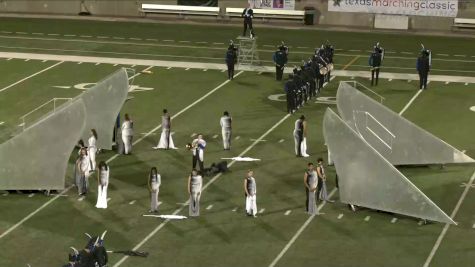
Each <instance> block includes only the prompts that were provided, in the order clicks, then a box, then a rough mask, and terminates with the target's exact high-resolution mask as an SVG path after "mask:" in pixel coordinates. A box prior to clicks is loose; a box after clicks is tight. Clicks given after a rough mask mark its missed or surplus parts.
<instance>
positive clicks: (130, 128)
mask: <svg viewBox="0 0 475 267" xmlns="http://www.w3.org/2000/svg"><path fill="white" fill-rule="evenodd" d="M124 118H125V121H124V123H123V124H122V128H121V130H122V141H123V142H124V154H126V155H128V154H130V153H131V152H132V138H133V136H134V123H133V121H132V120H131V119H130V117H129V114H125V116H124Z"/></svg>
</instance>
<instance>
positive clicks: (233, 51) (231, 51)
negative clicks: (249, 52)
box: [225, 40, 237, 80]
mask: <svg viewBox="0 0 475 267" xmlns="http://www.w3.org/2000/svg"><path fill="white" fill-rule="evenodd" d="M225 62H226V66H227V67H228V80H232V79H234V65H236V63H237V48H236V47H235V46H234V42H233V40H231V42H230V43H229V47H228V50H227V51H226V58H225Z"/></svg>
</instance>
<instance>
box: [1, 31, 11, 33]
mask: <svg viewBox="0 0 475 267" xmlns="http://www.w3.org/2000/svg"><path fill="white" fill-rule="evenodd" d="M2 33H12V32H9V31H2Z"/></svg>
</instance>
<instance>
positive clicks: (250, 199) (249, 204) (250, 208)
mask: <svg viewBox="0 0 475 267" xmlns="http://www.w3.org/2000/svg"><path fill="white" fill-rule="evenodd" d="M246 213H247V214H252V215H256V214H257V201H256V195H253V196H251V195H249V196H246Z"/></svg>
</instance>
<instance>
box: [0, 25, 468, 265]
mask: <svg viewBox="0 0 475 267" xmlns="http://www.w3.org/2000/svg"><path fill="white" fill-rule="evenodd" d="M0 21H1V22H2V23H1V24H0V71H1V72H0V73H2V75H1V78H0V142H4V141H5V140H7V139H8V138H9V137H10V134H11V133H14V132H16V131H17V128H18V127H19V126H18V125H19V124H20V123H21V121H20V120H19V118H20V117H21V116H22V115H24V114H26V113H28V112H29V111H31V110H33V109H34V108H36V107H38V106H40V105H41V104H43V103H45V102H47V101H49V100H50V99H52V98H71V97H75V96H77V95H79V94H81V92H83V91H84V90H87V88H89V87H90V86H92V85H93V84H94V83H96V82H97V81H99V80H101V79H102V78H104V77H105V76H107V75H109V74H111V73H112V72H114V71H116V70H117V69H119V68H121V67H125V68H128V69H133V70H135V75H133V76H132V77H131V79H130V81H131V83H132V85H133V86H132V87H131V89H130V91H129V100H128V101H127V102H126V103H125V104H124V106H123V108H122V111H121V115H123V114H125V113H128V114H130V115H131V117H132V119H133V121H134V131H135V136H134V143H133V151H132V152H133V153H132V155H129V156H126V155H118V156H117V155H116V154H115V152H113V151H103V152H102V153H100V154H99V155H98V158H97V161H98V162H99V161H101V160H104V161H107V162H108V164H109V165H110V169H111V171H110V172H111V175H110V177H111V180H110V186H109V193H108V197H109V198H110V200H109V202H108V205H109V207H108V208H107V209H106V210H102V209H96V208H95V204H96V197H97V193H96V192H97V181H95V179H92V178H91V180H90V192H89V194H88V195H87V197H86V198H85V199H84V200H81V199H80V198H79V197H78V196H77V189H76V188H75V187H73V186H72V183H73V179H72V165H73V162H74V161H75V159H76V155H77V151H76V150H75V151H73V152H72V154H71V159H70V166H69V169H68V177H67V178H66V189H65V190H64V191H63V192H60V194H59V195H52V196H44V195H42V194H38V193H37V194H30V195H28V194H8V193H6V192H5V193H4V192H0V214H1V215H0V251H1V252H0V266H27V264H30V265H31V266H32V267H37V266H41V267H42V266H45V267H46V266H61V264H63V263H65V262H66V260H67V253H68V252H69V247H71V246H73V247H76V248H78V249H80V248H83V246H84V245H85V243H86V241H87V239H86V237H85V235H84V233H86V232H87V233H90V234H96V235H97V234H100V233H102V232H103V231H104V230H107V231H108V232H107V236H106V239H105V240H106V241H105V246H106V248H107V249H108V250H132V249H134V250H139V251H146V252H149V256H148V257H147V258H140V257H124V255H121V254H110V255H109V262H110V264H109V265H110V266H114V267H118V266H145V267H147V266H150V267H152V266H154V267H155V266H266V267H267V266H269V267H271V266H369V267H379V266H420V267H422V266H441V267H442V266H472V264H473V262H474V261H475V242H474V240H475V192H474V188H473V187H474V185H473V182H474V179H475V167H474V165H471V164H465V165H447V166H443V167H442V166H440V165H437V166H436V165H434V166H415V167H401V168H399V170H401V171H402V172H403V173H404V174H405V175H406V176H407V177H408V178H409V179H410V180H411V181H412V182H413V183H414V184H415V185H416V186H417V187H419V188H420V189H421V191H423V192H424V193H425V194H426V195H427V196H428V197H429V198H431V199H432V200H433V201H434V202H435V203H436V204H437V205H438V206H439V207H440V208H441V209H442V210H444V211H445V212H446V213H447V214H448V215H449V216H451V217H452V218H453V219H454V220H455V221H456V222H457V223H458V225H451V226H450V227H449V226H448V225H444V224H440V223H429V224H422V223H421V222H420V221H419V220H417V219H415V218H410V217H405V216H399V215H392V214H387V213H379V212H376V211H373V210H368V209H360V210H358V211H357V212H352V211H350V210H349V209H348V208H347V206H346V205H344V204H342V203H339V201H338V191H337V190H336V188H335V179H334V177H335V172H334V168H333V167H332V166H328V168H327V177H328V181H327V185H328V187H329V192H330V193H331V196H332V197H331V198H332V199H334V200H336V202H335V203H319V209H320V212H321V213H322V214H321V215H319V216H314V217H310V216H309V215H308V214H306V213H305V210H304V209H305V206H304V201H305V190H304V185H303V174H304V171H305V168H306V164H307V163H308V162H309V161H312V162H316V159H317V158H319V157H322V158H324V159H326V157H327V150H326V146H325V145H324V141H323V133H322V120H323V114H324V112H325V110H326V109H327V108H328V107H330V108H332V109H334V110H335V111H336V105H335V104H334V97H335V96H336V91H337V88H338V84H339V82H341V81H357V82H359V83H361V84H363V85H365V86H368V87H369V80H368V78H367V76H366V77H363V76H365V75H368V73H365V74H364V75H362V74H361V72H359V71H367V70H368V68H367V67H366V65H367V61H368V55H369V52H368V51H367V50H370V49H371V47H372V45H373V44H374V42H375V41H380V42H382V45H383V46H384V47H385V48H386V49H387V51H388V52H389V53H387V54H386V59H385V61H384V68H383V70H382V74H383V73H384V75H386V76H382V78H381V79H380V83H379V85H378V86H377V87H371V89H372V90H373V91H374V92H375V93H376V94H378V95H380V96H382V97H383V98H384V100H383V104H384V105H385V106H387V107H389V108H390V109H392V110H394V111H395V112H398V113H399V112H401V113H402V116H404V117H405V118H407V119H409V120H410V121H412V122H414V123H415V124H417V125H419V126H421V127H422V128H424V129H425V130H427V131H429V132H430V133H432V134H434V135H436V136H437V137H439V138H441V139H442V140H444V141H446V142H447V143H449V144H451V145H453V146H454V147H456V148H457V149H459V150H461V151H465V153H466V154H467V155H469V156H470V157H475V142H474V138H473V136H474V134H473V133H474V132H475V112H474V111H473V110H475V81H474V78H473V76H474V74H475V52H473V51H472V50H471V49H469V48H470V47H471V46H472V45H473V39H468V38H467V39H464V38H455V37H429V36H417V35H395V34H381V33H357V32H352V33H346V32H330V31H323V30H322V31H321V30H318V31H317V30H295V29H274V28H267V29H261V30H260V31H259V32H258V41H259V54H260V57H261V60H262V61H263V64H264V65H266V66H271V58H272V57H271V53H272V52H273V51H274V49H275V46H276V45H277V44H279V43H280V41H281V39H282V38H280V36H284V37H285V39H284V41H285V42H286V43H287V44H289V45H290V46H291V50H290V54H291V58H290V61H291V62H292V63H291V64H290V65H291V66H293V65H294V64H299V63H300V61H301V60H302V59H308V57H310V56H311V55H312V54H313V49H314V48H315V47H317V46H319V45H320V44H321V43H323V42H324V41H325V40H326V39H329V40H330V41H331V42H332V43H333V44H334V45H335V47H336V48H337V51H336V58H335V61H336V69H337V70H338V71H336V72H335V73H336V76H334V79H333V80H332V81H331V82H330V83H328V84H327V85H326V86H325V88H324V89H323V91H322V92H321V94H320V95H319V96H318V97H319V98H318V99H315V98H314V99H311V100H310V101H309V102H307V104H306V105H305V106H304V107H303V108H301V109H300V110H298V112H297V113H295V114H293V115H289V114H287V113H286V103H285V101H282V100H285V96H283V95H282V94H283V85H284V82H277V81H275V78H274V73H272V72H266V71H247V70H246V71H242V70H237V71H236V77H235V79H234V80H232V81H228V80H227V79H226V78H227V76H226V73H225V72H224V70H223V69H222V68H221V67H219V66H218V67H216V66H217V65H216V64H215V63H219V64H222V63H223V61H224V59H223V58H224V52H225V50H226V48H227V43H228V41H229V40H230V39H233V38H235V37H236V35H237V34H235V33H239V32H240V28H237V27H232V26H216V27H209V26H207V27H206V31H205V27H204V26H200V25H186V26H185V25H172V24H144V23H125V22H92V21H81V23H79V22H78V21H73V20H71V21H67V20H65V21H59V20H39V19H37V20H33V19H22V20H19V19H5V18H3V19H0ZM279 31H280V32H281V33H280V35H279ZM449 41H450V42H451V44H452V43H453V44H454V45H453V46H451V49H450V51H447V50H446V48H445V47H444V42H449ZM420 42H423V43H424V44H425V46H426V47H428V48H430V49H432V50H433V53H434V56H433V57H434V58H433V71H432V72H431V75H433V76H434V79H433V80H432V81H431V82H430V83H429V89H428V90H425V91H421V92H420V91H418V80H417V81H416V80H415V79H414V76H411V75H414V74H415V70H414V69H415V60H416V56H417V52H418V51H419V43H420ZM470 53H471V54H470ZM145 69H146V70H149V71H150V72H151V73H150V74H143V73H141V71H142V70H145ZM390 77H391V78H390ZM429 80H431V76H430V77H429ZM362 91H363V92H364V93H368V95H370V96H372V97H373V96H375V94H373V93H371V92H369V91H368V90H362ZM378 100H379V98H378ZM325 101H326V102H325ZM164 108H167V109H168V110H169V112H170V113H171V115H172V134H173V140H174V142H175V145H176V146H177V147H178V149H177V150H169V151H162V150H160V151H158V150H153V149H152V147H153V146H156V144H157V143H158V139H159V137H160V132H161V128H160V123H161V114H162V109H164ZM225 110H227V111H229V112H230V114H231V115H232V117H233V137H232V148H231V150H230V151H224V150H223V149H222V140H221V128H220V125H219V118H220V117H221V115H222V113H223V111H225ZM302 114H304V115H305V116H306V117H307V119H308V127H309V129H308V134H309V136H308V141H307V142H308V147H309V149H308V152H309V154H310V155H311V157H310V158H297V157H295V155H294V152H293V150H294V141H293V136H292V131H293V128H294V122H295V120H296V119H297V118H298V116H300V115H302ZM197 133H202V134H203V135H204V138H205V140H206V141H207V142H208V145H207V149H206V154H205V165H206V166H209V165H210V164H211V163H213V162H218V161H221V160H222V158H232V157H236V156H247V157H252V158H257V159H261V160H260V161H256V162H237V161H232V160H228V165H229V172H226V173H223V174H218V175H216V176H211V177H205V178H204V191H203V193H202V197H201V216H200V217H198V218H192V219H186V220H162V219H159V218H152V217H143V216H142V215H143V214H147V212H148V210H149V206H150V198H149V193H148V188H147V177H148V172H149V171H150V168H151V167H153V166H156V167H157V168H158V170H159V172H160V174H161V176H162V185H161V188H160V195H159V201H160V202H161V204H160V207H159V209H160V213H161V214H175V215H185V216H187V215H188V206H186V205H185V203H186V201H187V198H188V194H187V185H186V183H187V178H188V174H189V172H190V167H191V152H190V151H188V150H186V149H185V145H186V143H188V142H191V140H192V139H193V137H192V136H194V134H197ZM99 138H100V137H99ZM45 156H47V155H45ZM24 165H25V168H28V162H24ZM48 167H54V166H48ZM248 169H253V170H254V173H255V178H256V182H257V189H258V193H257V205H258V210H259V213H258V217H257V218H249V217H247V216H245V214H244V193H243V179H244V177H245V174H246V171H247V170H248ZM0 179H1V178H0ZM381 179H384V178H383V177H382V178H381Z"/></svg>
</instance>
